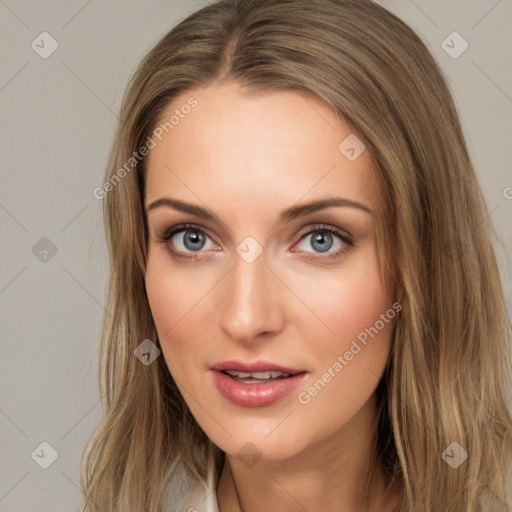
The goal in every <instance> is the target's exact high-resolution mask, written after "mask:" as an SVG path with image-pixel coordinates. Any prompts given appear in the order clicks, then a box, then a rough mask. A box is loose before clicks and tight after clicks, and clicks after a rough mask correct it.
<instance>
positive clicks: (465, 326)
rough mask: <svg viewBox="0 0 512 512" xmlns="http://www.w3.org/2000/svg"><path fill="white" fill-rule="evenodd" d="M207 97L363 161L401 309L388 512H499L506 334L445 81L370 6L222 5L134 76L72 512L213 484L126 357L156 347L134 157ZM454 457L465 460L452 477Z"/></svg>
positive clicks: (508, 450) (115, 177) (194, 427)
mask: <svg viewBox="0 0 512 512" xmlns="http://www.w3.org/2000/svg"><path fill="white" fill-rule="evenodd" d="M214 81H215V82H219V83H222V82H225V81H236V82H237V83H240V84H241V85H243V86H244V87H246V88H247V90H248V91H253V92H255V93H256V92H259V93H265V92H270V91H276V90H290V91H296V92H297V93H300V94H303V95H304V96H309V97H311V98H314V99H316V100H318V101H321V102H323V103H324V104H326V105H327V106H329V107H330V108H331V109H332V110H333V111H334V112H335V113H336V114H337V115H338V116H339V118H340V120H342V121H343V122H344V123H346V124H348V125H349V126H350V127H351V128H352V130H353V132H354V133H357V136H358V137H359V138H360V139H361V140H362V141H364V143H365V145H366V148H367V150H368V151H369V152H370V153H371V156H372V159H373V162H374V164H375V179H377V180H378V181H379V184H380V187H381V191H382V197H383V204H384V209H385V215H384V216H383V218H382V219H380V222H379V224H378V247H379V251H380V253H381V258H380V260H381V262H382V272H383V275H384V276H385V278H386V282H388V283H392V284H393V286H394V288H395V289H396V300H398V301H399V302H400V304H401V305H402V307H403V309H402V312H401V315H400V317H399V318H398V320H397V324H396V328H395V332H394V338H393V346H392V351H391V355H390V358H389V363H388V366H387V368H386V371H385V374H384V376H383V378H382V381H381V382H380V384H379V388H378V396H379V399H380V412H379V415H380V416H379V428H378V451H379V457H378V463H379V464H380V465H381V466H382V468H384V470H385V471H386V473H387V474H388V475H389V477H390V479H391V480H392V481H393V482H396V483H399V484H400V486H401V487H402V489H403V502H402V504H401V507H400V509H399V510H400V511H402V512H405V511H408V512H409V511H411V512H412V511H415V512H440V511H446V510H450V511H451V512H473V511H477V510H481V509H482V507H484V508H483V509H484V510H486V511H492V512H505V511H506V510H508V509H507V503H506V497H505V492H506V491H505V478H506V471H507V469H508V467H509V464H510V457H511V454H512V419H511V416H510V413H509V411H508V410H507V407H506V403H507V399H508V393H509V390H510V370H509V368H510V359H509V343H510V324H509V321H508V318H507V313H506V308H505V304H504V297H503V290H502V285H501V281H500V276H499V273H498V268H497V264H496V259H495V253H494V249H493V238H494V236H495V235H494V231H493V227H492V225H491V222H490V220H489V217H488V211H487V207H486V204H485V201H484V199H483V196H482V192H481V189H480V187H479V184H478V181H477V178H476V176H475V171H474V168H473V165H472V163H471V161H470V158H469V156H468V150H467V146H466V142H465V140H464V137H463V133H462V130H461V126H460V121H459V118H458V114H457V111H456V108H455V106H454V102H453V100H452V97H451V94H450V91H449V89H448V87H447V85H446V82H445V79H444V77H443V74H442V71H441V70H440V68H439V66H438V64H437V63H436V62H435V60H434V59H433V57H432V55H431V54H430V52H429V51H428V49H427V48H426V46H425V44H424V43H423V42H422V41H421V40H420V38H419V37H418V36H417V35H416V34H415V33H414V32H413V31H412V30H411V29H410V28H409V27H408V26H407V25H406V24H405V23H404V22H402V21H401V20H400V19H399V18H397V17H396V16H395V15H393V14H391V13H390V12H388V11H387V10H386V9H384V8H383V7H381V6H379V5H377V4H374V3H373V2H371V1H370V0H220V1H217V2H215V3H213V4H210V5H207V6H205V7H204V8H202V9H200V10H198V11H197V12H195V13H193V14H192V15H190V16H188V17H187V18H186V19H184V20H183V21H181V22H180V23H179V24H178V25H177V26H175V27H174V28H173V29H172V30H171V31H170V32H169V33H168V34H167V35H165V37H163V38H162V39H161V40H160V42H159V43H158V44H157V45H156V46H155V47H154V48H153V49H152V50H151V51H150V52H149V53H148V55H147V56H146V57H145V58H144V59H143V61H142V62H141V63H140V65H139V66H138V69H137V70H136V73H135V75H134V76H133V78H132V80H131V82H130V84H129V87H128V90H127V92H126V95H125V97H124V101H123V104H122V109H121V118H122V120H123V121H122V123H121V124H120V125H119V127H118V129H117V134H116V137H115V141H114V144H113V148H112V152H111V157H110V161H109V163H108V169H107V172H106V178H105V185H104V187H102V188H101V190H99V191H98V197H101V198H102V199H103V202H104V217H105V227H106V237H107V244H108V250H109V257H110V283H109V295H108V304H107V307H106V309H107V310H108V313H107V314H106V315H105V320H104V325H103V338H102V347H101V372H100V375H101V377H100V386H101V393H102V400H103V410H104V419H103V420H102V421H101V423H100V425H99V426H98V427H97V429H96V430H95V432H94V434H93V435H92V437H91V439H90V440H89V443H88V445H87V448H86V450H85V453H84V457H83V461H82V488H83V493H84V503H85V505H84V507H85V508H86V509H87V510H91V511H102V512H105V511H117V510H123V506H124V507H125V508H124V510H130V511H131V512H134V511H141V512H142V511H155V510H160V508H161V506H162V498H163V496H164V493H165V489H166V488H167V486H168V484H169V482H170V479H171V478H172V477H173V475H174V471H175V469H176V468H177V467H178V466H179V465H183V466H184V467H186V468H187V470H188V471H190V473H191V474H192V475H193V476H194V477H195V478H197V479H202V478H205V477H206V468H207V463H208V461H210V460H212V459H213V460H214V461H215V464H216V468H217V474H218V471H220V467H221V465H222V462H223V456H224V454H223V453H222V452H221V451H220V450H219V448H218V447H216V446H215V445H213V443H212V442H211V441H210V440H209V439H208V437H207V436H206V435H205V433H204V432H203V431H202V430H201V428H200V427H199V425H198V424H197V423H196V421H195V419H194V418H193V416H192V415H191V413H190V411H189V409H188V407H187V405H186V403H185V401H184V400H183V397H182V396H181V394H180V392H179V391H178V388H177V387H176V385H175V383H174V381H173V379H172V376H171V375H170V373H169V371H168V368H167V366H166V364H165V361H164V359H163V357H159V358H157V359H156V361H155V362H154V363H153V364H151V365H149V366H146V365H143V364H140V362H139V361H138V360H137V359H136V358H135V356H134V350H135V348H136V347H137V346H139V345H140V343H141V342H142V341H143V340H145V339H150V340H152V341H153V342H154V343H155V344H156V345H158V343H159V342H158V337H157V333H156V329H155V325H154V322H153V319H152V316H151V311H150V308H149V304H148V300H147V296H146V290H145V285H144V273H145V264H146V244H147V226H146V221H145V215H144V211H143V204H144V203H143V200H144V181H145V178H144V177H145V162H146V160H145V158H143V157H142V158H139V157H138V156H140V155H139V153H138V152H140V148H142V147H143V146H145V145H148V141H149V138H151V136H152V134H153V130H154V129H155V123H156V122H157V120H158V119H159V118H160V116H161V114H162V112H163V110H164V109H165V108H166V106H167V105H168V104H169V102H171V101H172V100H173V99H174V98H176V97H177V96H178V95H181V94H183V93H185V92H187V91H190V90H193V89H194V88H196V87H206V86H208V84H210V83H212V82H214ZM200 107H201V106H200V104H199V105H198V106H197V107H196V108H200ZM136 153H137V155H138V156H137V158H135V157H134V156H133V155H134V154H136ZM132 158H135V160H131V159H132ZM127 162H130V163H129V164H128V165H127ZM121 169H124V172H123V171H121ZM453 443H457V445H455V444H453ZM454 449H455V450H458V452H457V453H467V455H468V457H467V459H466V460H465V461H464V462H463V463H462V464H461V465H460V466H458V467H457V468H455V467H452V465H450V464H449V463H448V460H449V458H450V457H451V456H453V453H454V452H453V450H454ZM450 450H451V451H450ZM460 450H464V452H461V451H460ZM123 504H124V505H123Z"/></svg>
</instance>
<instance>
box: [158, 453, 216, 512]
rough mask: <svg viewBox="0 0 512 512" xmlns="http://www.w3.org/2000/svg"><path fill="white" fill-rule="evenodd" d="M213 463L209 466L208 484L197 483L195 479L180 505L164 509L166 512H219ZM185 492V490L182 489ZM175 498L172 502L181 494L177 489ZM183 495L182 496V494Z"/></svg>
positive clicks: (174, 492) (172, 505)
mask: <svg viewBox="0 0 512 512" xmlns="http://www.w3.org/2000/svg"><path fill="white" fill-rule="evenodd" d="M213 476H214V467H213V461H212V462H211V463H210V465H209V466H208V472H207V479H206V482H202V481H197V479H196V478H193V480H192V483H191V484H189V486H188V487H189V489H188V492H187V494H186V495H185V496H184V497H182V498H181V501H178V505H175V504H172V503H171V504H170V506H166V507H165V508H164V510H165V512H219V507H218V504H217V493H216V490H215V487H216V485H215V484H216V482H214V478H213ZM182 490H183V488H182ZM172 492H173V494H174V496H171V497H170V498H171V500H172V499H173V498H174V499H176V497H177V496H178V495H179V494H180V493H179V491H178V492H177V490H176V489H174V490H173V491H172ZM181 495H182V494H181Z"/></svg>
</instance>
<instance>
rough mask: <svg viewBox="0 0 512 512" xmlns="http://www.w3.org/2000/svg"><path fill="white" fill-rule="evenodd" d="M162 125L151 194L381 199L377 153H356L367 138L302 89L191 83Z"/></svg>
mask: <svg viewBox="0 0 512 512" xmlns="http://www.w3.org/2000/svg"><path fill="white" fill-rule="evenodd" d="M190 105H194V106H193V107H190ZM166 123H167V124H166ZM158 127H160V131H159V132H158V133H159V134H160V138H161V140H159V138H158V137H155V136H153V140H154V141H155V143H156V146H155V147H154V148H153V149H151V150H150V152H149V155H148V160H147V176H146V189H145V190H146V198H145V203H146V204H148V203H150V202H151V201H154V200H156V199H158V198H160V197H162V196H164V195H172V196H173V197H179V198H181V199H183V200H191V201H193V202H196V203H197V202H198V200H199V201H202V202H204V203H206V204H208V205H209V206H210V207H211V208H212V209H214V210H215V211H217V210H220V211H223V212H225V213H229V212H228V211H227V210H229V209H233V208H234V207H235V206H237V207H238V208H241V207H243V208H244V209H245V211H246V213H247V214H252V213H258V212H260V213H261V211H262V209H263V210H269V209H272V208H274V206H275V208H276V210H278V209H280V208H282V207H286V206H289V205H290V204H294V203H296V202H298V201H300V200H301V199H303V200H304V201H307V200H312V199H315V198H317V197H319V196H325V195H342V196H343V197H347V198H349V199H352V200H355V201H359V202H362V203H364V204H367V205H368V206H369V207H370V208H372V209H373V207H375V206H376V199H377V188H376V183H375V174H374V171H373V166H372V160H371V157H370V155H369V152H368V151H367V150H363V151H362V153H361V154H360V155H359V156H357V155H358V153H359V152H360V151H361V150H362V149H363V146H362V141H360V140H359V139H358V138H357V137H356V135H355V134H354V133H353V132H352V130H351V129H350V128H349V127H348V126H347V125H346V124H344V123H343V122H342V121H341V120H340V119H339V118H338V117H337V116H336V115H335V113H334V112H333V111H332V110H331V109H329V108H328V107H327V106H326V105H324V104H323V103H321V102H319V101H316V100H314V99H312V98H310V97H306V96H304V95H302V94H299V93H297V92H293V91H275V92H274V91H272V92H266V93H264V94H257V95H256V94H248V93H247V92H245V91H244V90H243V89H241V88H240V87H239V86H238V85H237V84H235V83H229V84H224V85H210V86H209V87H207V88H206V89H204V90H203V89H193V90H190V91H187V92H185V93H183V94H181V95H180V96H179V97H177V98H175V99H174V101H172V103H170V104H169V105H168V106H167V108H166V109H165V111H164V113H163V114H162V116H161V117H160V119H159V120H158V121H157V123H156V124H155V126H154V128H153V129H154V130H155V129H158ZM153 133H155V132H153ZM340 144H341V146H340ZM347 149H348V150H349V151H348V153H347ZM352 149H353V151H352ZM354 155H355V156H356V157H357V158H355V159H354Z"/></svg>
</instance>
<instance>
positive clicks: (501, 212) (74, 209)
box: [0, 0, 512, 512]
mask: <svg viewBox="0 0 512 512" xmlns="http://www.w3.org/2000/svg"><path fill="white" fill-rule="evenodd" d="M203 3H204V2H199V1H189V2H187V1H184V0H180V1H178V0H165V1H163V0H152V1H148V2H135V1H133V0H132V1H125V2H121V1H120V0H116V1H112V0H110V1H104V2H99V1H98V0H89V1H87V0H72V1H68V2H57V1H55V0H51V1H49V0H47V1H45V2H37V1H36V0H30V1H18V2H16V1H15V0H0V34H1V42H2V44H1V51H2V66H1V69H0V101H1V108H2V123H1V127H0V129H1V140H2V147H3V151H2V187H1V192H0V219H1V233H0V235H1V237H2V265H1V267H0V305H1V321H2V333H1V335H2V345H1V347H2V357H1V362H0V392H1V395H0V439H1V445H0V454H1V463H0V512H5V511H9V512H16V511H27V510H38V511H40V512H45V511H52V512H58V511H71V510H73V511H76V510H79V505H80V503H81V493H80V490H79V463H80V458H81V455H82V451H83V449H84V446H85V443H86V440H87V439H88V437H89V435H90V434H91V432H92V430H93V428H94V427H95V425H96V424H97V423H98V421H99V419H100V414H101V405H100V401H99V390H98V387H97V376H98V353H99V343H100V330H101V323H102V319H103V314H104V308H103V305H104V304H105V293H106V277H107V270H108V265H107V261H108V260H107V254H106V249H105V242H104V234H103V227H102V217H101V201H99V200H97V199H95V198H94V196H93V193H92V191H93V189H94V188H95V187H98V186H101V185H102V183H103V174H104V171H105V166H106V162H107V157H108V152H109V149H110V145H111V142H112V137H113V133H114V128H115V126H116V122H117V112H118V110H119V106H120V100H121V95H122V93H123V91H124V88H125V85H126V83H127V80H128V78H129V76H130V74H131V72H132V70H133V69H134V67H135V65H136V63H137V62H138V61H139V60H140V58H141V57H142V56H143V55H144V54H145V52H146V51H147V50H149V49H150V48H151V47H152V46H153V45H154V44H155V43H156V42H157V41H158V40H159V39H160V37H162V36H163V35H164V34H165V33H166V32H167V31H168V30H169V29H170V28H171V26H172V25H173V24H174V23H175V22H176V21H177V20H179V19H182V18H183V17H184V16H185V15H187V14H189V13H191V12H192V11H194V10H195V9H196V8H197V7H199V6H201V5H203ZM380 3H381V4H382V5H384V6H386V7H387V8H388V9H390V10H391V11H392V12H395V13H396V14H398V16H399V17H401V18H402V19H403V20H404V21H406V22H407V23H408V24H409V25H410V26H412V27H413V28H414V29H415V30H416V31H417V32H418V33H419V35H420V36H421V37H422V38H423V39H424V40H425V41H426V42H427V44H428V45H429V47H430V49H431V51H432V52H433V54H434V55H435V57H436V58H437V60H438V61H439V62H440V64H441V66H442V68H443V70H444V71H445V73H446V75H447V78H448V81H449V85H450V87H451V89H452V91H453V94H454V96H455V100H456V104H457V107H458V109H459V112H460V116H461V119H462V122H463V126H464V130H465V134H466V137H467V140H468V143H469V147H470V151H471V154H472V157H473V159H474V163H475V166H476V168H477V170H478V175H479V178H480V181H481V184H482V187H483V190H484V193H485V196H486V199H487V202H488V206H489V210H490V211H491V212H492V213H491V216H492V219H493V221H494V222H495V225H496V227H497V230H498V233H499V235H500V237H501V239H502V242H503V243H502V245H501V246H500V247H499V248H498V249H499V259H500V265H501V271H502V276H503V281H504V284H505V288H506V297H507V302H508V307H509V312H510V305H511V303H512V263H511V258H510V251H511V249H512V238H511V232H510V225H511V222H510V221H511V219H512V188H510V187H512V172H511V168H510V162H511V158H510V157H511V152H512V144H511V140H512V121H511V120H512V115H511V114H512V74H511V66H510V64H511V50H512V32H511V31H510V22H511V21H512V1H511V0H499V1H496V0H478V1H471V2H469V1H467V0H457V1H453V0H452V1H451V2H449V5H447V2H446V1H441V0H436V1H426V0H415V1H412V0H395V1H391V0H381V2H380ZM44 31H46V32H48V33H49V34H51V36H52V37H53V38H54V39H55V40H56V41H57V43H58V45H59V46H58V48H57V50H56V51H55V52H54V53H53V54H52V55H50V56H49V57H48V58H46V59H43V58H41V57H40V55H39V54H38V53H36V51H35V50H34V49H32V47H31V44H32V42H33V41H34V40H36V43H37V42H38V41H40V38H38V36H39V35H40V34H41V33H42V32H44ZM454 31H456V32H458V33H459V34H460V35H461V36H462V37H463V38H464V39H465V40H466V41H467V42H468V44H469V47H468V48H467V50H466V51H465V52H464V53H462V54H461V55H460V56H458V58H453V56H450V55H449V54H448V53H446V51H445V50H444V49H443V47H442V42H443V41H444V40H446V38H447V36H449V35H450V34H451V33H452V32H454ZM48 41H49V40H46V43H45V48H46V49H48V48H49V42H48ZM447 41H448V44H450V45H451V46H453V47H454V48H453V49H452V50H451V51H452V53H453V52H458V51H459V50H460V49H461V48H462V47H461V46H460V43H461V41H460V40H454V43H450V41H451V40H450V39H448V40H447ZM39 44H40V45H41V43H39ZM445 44H447V43H445ZM44 237H46V238H47V239H49V240H50V241H51V243H50V242H48V240H43V241H40V240H41V239H42V238H44ZM36 244H39V245H36ZM34 246H36V249H33V248H34ZM52 247H54V249H53V250H54V251H55V249H56V250H57V252H56V253H55V254H52ZM42 250H48V251H49V252H48V253H47V254H45V253H44V252H40V251H42ZM507 254H508V257H507ZM45 258H46V260H45ZM41 259H43V261H42V260H41ZM42 442H47V443H49V444H50V445H51V446H52V447H53V448H54V449H55V450H56V452H57V453H58V457H57V459H56V460H55V461H54V462H53V463H52V464H51V465H50V466H49V467H48V468H47V469H43V468H41V467H40V466H39V464H38V463H36V460H37V461H38V462H44V461H45V460H46V462H50V459H49V457H50V450H49V449H48V448H46V447H45V446H43V447H42V448H43V452H41V447H39V445H40V443H42ZM34 450H36V452H35V454H34V456H33V457H32V455H31V454H33V452H34ZM37 454H39V457H38V456H37ZM42 454H44V455H42Z"/></svg>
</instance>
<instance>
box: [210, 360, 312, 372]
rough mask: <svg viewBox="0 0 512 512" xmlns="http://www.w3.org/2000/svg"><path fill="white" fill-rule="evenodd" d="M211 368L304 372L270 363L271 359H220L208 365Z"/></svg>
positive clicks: (244, 370)
mask: <svg viewBox="0 0 512 512" xmlns="http://www.w3.org/2000/svg"><path fill="white" fill-rule="evenodd" d="M210 369H211V370H218V371H222V370H237V371H239V372H245V373H254V372H265V371H277V372H281V373H290V374H292V375H294V374H297V373H302V372H305V371H306V370H301V369H297V368H290V367H288V366H283V365H282V364H277V363H272V362H271V361H239V360H235V359H232V360H230V361H221V362H219V363H215V364H214V365H212V366H210Z"/></svg>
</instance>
